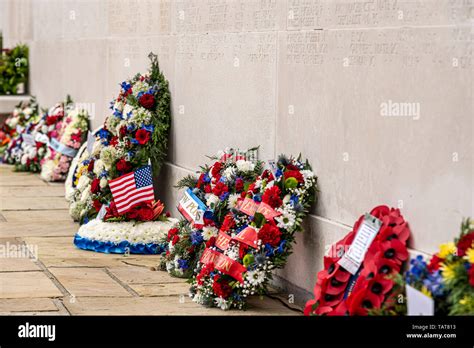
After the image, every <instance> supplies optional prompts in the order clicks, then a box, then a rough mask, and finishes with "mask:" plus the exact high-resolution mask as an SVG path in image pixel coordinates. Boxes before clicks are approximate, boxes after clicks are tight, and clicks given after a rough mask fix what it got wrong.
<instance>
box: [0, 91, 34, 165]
mask: <svg viewBox="0 0 474 348" xmlns="http://www.w3.org/2000/svg"><path fill="white" fill-rule="evenodd" d="M38 109H39V107H38V103H37V102H36V98H35V97H32V98H31V99H30V100H29V102H28V103H20V104H18V105H17V106H16V107H15V109H14V110H13V113H12V114H11V115H10V116H9V117H8V118H7V119H6V120H5V124H4V126H3V129H2V132H3V135H2V138H3V139H2V143H1V144H2V146H1V147H0V149H1V152H0V156H2V161H3V162H5V163H8V164H15V162H16V159H17V155H18V154H19V153H20V152H21V143H22V141H23V140H22V138H21V133H22V132H23V131H24V130H25V127H26V126H28V125H31V124H32V123H34V122H36V121H37V119H38V118H39V115H38ZM18 160H19V159H18Z"/></svg>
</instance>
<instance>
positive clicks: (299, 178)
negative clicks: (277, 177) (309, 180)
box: [283, 170, 304, 184]
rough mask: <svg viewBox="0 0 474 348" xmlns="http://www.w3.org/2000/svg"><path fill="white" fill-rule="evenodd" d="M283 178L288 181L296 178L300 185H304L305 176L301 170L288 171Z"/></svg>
mask: <svg viewBox="0 0 474 348" xmlns="http://www.w3.org/2000/svg"><path fill="white" fill-rule="evenodd" d="M283 177H284V178H285V180H286V179H288V178H295V179H296V181H298V182H299V183H300V184H301V183H304V178H303V174H301V172H300V171H299V170H288V171H286V172H285V174H283Z"/></svg>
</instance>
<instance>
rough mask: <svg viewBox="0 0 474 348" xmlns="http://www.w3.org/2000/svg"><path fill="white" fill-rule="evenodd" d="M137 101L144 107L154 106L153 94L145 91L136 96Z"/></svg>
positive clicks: (151, 107)
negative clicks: (138, 96)
mask: <svg viewBox="0 0 474 348" xmlns="http://www.w3.org/2000/svg"><path fill="white" fill-rule="evenodd" d="M138 102H139V103H140V105H141V106H143V107H144V108H145V109H153V107H154V106H155V97H154V96H153V94H150V93H145V94H143V95H142V96H141V97H140V98H138Z"/></svg>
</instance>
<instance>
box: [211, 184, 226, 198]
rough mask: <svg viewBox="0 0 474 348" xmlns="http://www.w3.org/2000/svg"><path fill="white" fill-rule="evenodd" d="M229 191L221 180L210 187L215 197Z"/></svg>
mask: <svg viewBox="0 0 474 348" xmlns="http://www.w3.org/2000/svg"><path fill="white" fill-rule="evenodd" d="M228 191H229V188H228V187H227V185H226V184H224V183H223V182H220V181H219V182H218V183H217V184H216V186H214V188H213V189H212V193H213V194H215V195H216V196H217V197H220V196H221V195H222V194H223V193H226V192H228Z"/></svg>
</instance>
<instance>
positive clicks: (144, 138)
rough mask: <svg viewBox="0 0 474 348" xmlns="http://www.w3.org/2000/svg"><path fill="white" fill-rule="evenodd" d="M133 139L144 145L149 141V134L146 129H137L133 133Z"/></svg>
mask: <svg viewBox="0 0 474 348" xmlns="http://www.w3.org/2000/svg"><path fill="white" fill-rule="evenodd" d="M135 138H136V139H137V141H138V143H139V144H140V145H145V144H146V143H148V141H149V140H150V132H149V131H147V130H146V129H139V130H137V132H136V133H135Z"/></svg>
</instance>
